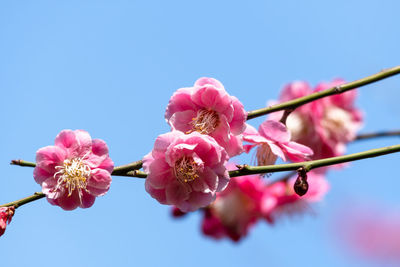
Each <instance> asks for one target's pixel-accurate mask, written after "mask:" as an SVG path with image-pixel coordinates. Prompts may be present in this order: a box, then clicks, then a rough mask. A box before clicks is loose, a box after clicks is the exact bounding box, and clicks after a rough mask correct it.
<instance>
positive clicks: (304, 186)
mask: <svg viewBox="0 0 400 267" xmlns="http://www.w3.org/2000/svg"><path fill="white" fill-rule="evenodd" d="M297 173H298V176H297V179H296V182H295V183H294V185H293V189H294V192H296V194H297V195H299V196H304V195H305V194H306V193H307V191H308V182H307V171H306V170H305V169H304V168H299V169H298V170H297Z"/></svg>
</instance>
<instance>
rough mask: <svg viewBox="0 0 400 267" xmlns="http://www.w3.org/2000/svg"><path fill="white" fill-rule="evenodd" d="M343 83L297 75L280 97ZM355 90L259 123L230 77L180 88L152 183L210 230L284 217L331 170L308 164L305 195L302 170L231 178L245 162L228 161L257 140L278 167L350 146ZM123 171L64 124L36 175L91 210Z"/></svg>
mask: <svg viewBox="0 0 400 267" xmlns="http://www.w3.org/2000/svg"><path fill="white" fill-rule="evenodd" d="M341 82H343V81H342V80H334V81H333V82H330V83H321V84H319V85H318V86H317V87H316V88H315V89H314V90H311V89H310V86H309V85H308V84H307V83H305V82H294V83H291V84H289V85H287V86H285V87H284V89H283V92H282V94H281V97H280V99H279V102H282V101H288V100H291V99H294V98H297V97H301V96H305V95H307V94H310V93H312V92H318V91H321V90H324V89H326V88H328V87H332V86H336V85H338V84H340V83H341ZM355 97H356V92H355V91H351V92H347V93H344V94H340V95H336V96H331V97H327V98H324V99H321V100H317V101H314V102H312V103H310V104H307V105H304V106H301V107H299V108H298V109H296V110H295V111H294V112H292V113H291V114H290V115H289V117H288V118H287V120H286V118H285V119H282V113H281V112H277V113H275V114H273V115H271V116H269V118H268V119H267V120H265V121H264V122H263V123H262V124H261V125H260V126H259V128H258V130H257V129H256V128H254V127H253V126H251V125H250V124H247V123H246V120H247V112H246V111H245V109H244V107H243V104H242V103H241V102H240V101H239V100H238V99H237V98H236V97H234V96H231V95H229V94H228V93H227V92H226V90H225V88H224V86H223V85H222V83H221V82H219V81H218V80H216V79H213V78H206V77H204V78H200V79H198V80H197V81H196V82H195V83H194V85H193V86H192V87H186V88H181V89H178V90H177V91H176V92H175V93H174V94H173V95H172V97H171V99H170V101H169V103H168V106H167V108H166V112H165V119H166V121H167V123H168V124H169V125H170V126H171V131H170V132H168V133H165V134H161V135H159V136H158V137H157V139H156V140H155V143H154V148H153V149H152V151H151V152H150V153H148V154H147V155H146V156H145V157H144V158H143V169H144V171H145V172H146V173H147V179H146V181H145V190H146V191H147V192H148V193H149V194H150V195H151V196H152V197H153V198H155V199H156V200H157V201H158V202H160V203H161V204H166V205H172V206H173V207H174V215H175V216H183V215H185V214H186V213H188V212H192V211H196V210H198V209H202V211H203V214H204V219H203V224H202V229H203V232H204V233H205V234H206V235H209V236H212V237H214V238H217V239H219V238H222V237H229V238H231V239H232V240H234V241H238V240H240V239H241V238H242V237H244V236H245V235H246V234H247V233H248V231H249V229H250V228H251V226H253V225H254V224H255V223H256V222H257V221H259V220H264V221H266V222H268V223H274V222H275V221H276V219H277V218H278V217H279V216H281V215H282V214H286V213H289V214H290V213H293V211H295V212H299V211H303V210H304V208H307V207H308V205H309V203H311V202H315V201H320V200H321V199H322V198H323V196H324V195H325V193H326V192H327V190H328V188H329V185H328V183H327V181H326V179H325V172H326V170H327V169H324V170H323V171H319V172H315V171H311V172H308V173H307V176H304V177H303V179H306V181H305V182H306V183H307V184H309V188H308V193H307V194H306V195H305V196H303V197H300V196H299V195H298V194H296V193H295V190H294V189H293V188H294V185H295V183H296V180H298V178H296V176H295V177H292V178H285V179H280V180H276V181H271V180H269V179H265V176H263V175H251V176H242V177H237V178H232V179H231V178H230V176H229V170H234V169H235V168H236V167H235V166H234V165H233V164H231V163H228V161H229V160H230V159H231V158H232V157H234V156H237V155H240V154H242V153H243V152H246V153H250V152H251V150H252V149H253V148H255V150H256V151H255V156H256V162H257V164H258V165H273V164H275V162H276V160H277V159H278V158H280V159H281V160H283V161H288V160H289V161H292V162H302V161H305V160H310V159H320V158H325V157H331V156H337V155H340V154H342V153H343V152H344V150H345V145H346V143H347V142H349V141H351V140H352V139H353V138H354V136H355V133H356V131H357V130H358V129H359V128H360V126H361V122H362V116H361V113H360V111H359V110H358V109H356V108H355V107H354V100H355ZM113 170H114V163H113V161H112V160H111V159H110V157H109V151H108V147H107V145H106V143H105V142H104V141H103V140H100V139H92V138H91V137H90V135H89V133H87V132H86V131H84V130H75V131H72V130H63V131H61V132H60V133H59V134H58V135H57V137H56V139H55V144H54V145H53V146H46V147H43V148H41V149H39V150H38V151H37V153H36V167H35V169H34V173H33V176H34V179H35V181H36V182H37V183H38V184H40V185H41V186H42V192H43V193H44V194H45V195H46V197H47V200H48V202H49V203H50V204H52V205H57V206H60V207H61V208H62V209H64V210H73V209H75V208H77V207H81V208H89V207H91V206H92V205H93V204H94V202H95V199H96V197H98V196H102V195H104V194H106V192H107V191H108V190H109V188H110V184H111V174H112V172H113ZM306 191H307V190H306ZM296 192H297V191H296ZM13 214H14V208H12V207H7V208H1V209H0V216H1V217H0V230H1V231H2V232H0V233H1V234H2V233H4V230H5V227H6V225H7V223H9V222H10V221H11V218H12V216H13ZM1 234H0V235H1Z"/></svg>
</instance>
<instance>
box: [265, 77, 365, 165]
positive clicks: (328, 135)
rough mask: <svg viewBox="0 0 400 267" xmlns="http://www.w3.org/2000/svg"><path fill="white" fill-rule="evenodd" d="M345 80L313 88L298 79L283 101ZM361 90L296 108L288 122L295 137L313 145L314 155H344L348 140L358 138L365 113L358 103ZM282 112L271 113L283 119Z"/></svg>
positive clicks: (283, 94)
mask: <svg viewBox="0 0 400 267" xmlns="http://www.w3.org/2000/svg"><path fill="white" fill-rule="evenodd" d="M342 83H344V81H343V80H341V79H336V80H333V81H332V82H328V83H320V84H318V85H317V86H316V88H315V89H314V90H313V89H312V88H311V87H310V85H309V84H308V83H306V82H302V81H296V82H293V83H290V84H288V85H286V86H285V87H284V88H283V91H282V93H281V96H280V102H284V101H289V100H292V99H295V98H299V97H303V96H306V95H309V94H311V93H314V92H319V91H322V90H325V89H328V88H331V87H334V86H337V85H340V84H342ZM356 97H357V91H356V90H351V91H348V92H345V93H342V94H338V95H333V96H329V97H325V98H322V99H319V100H316V101H313V102H311V103H308V104H306V105H303V106H300V107H299V108H297V109H295V111H294V112H292V113H291V114H290V115H289V117H288V118H287V121H286V126H287V127H288V129H289V130H290V132H291V133H292V140H293V141H295V142H298V143H301V144H303V145H306V146H308V147H310V148H311V149H312V150H313V151H314V155H313V157H312V158H313V159H321V158H328V157H334V156H340V155H342V154H343V153H344V152H345V148H346V144H347V143H348V142H350V141H351V140H353V139H354V137H355V135H356V132H357V131H358V130H359V129H360V127H361V125H362V113H361V111H360V110H359V109H357V108H355V107H354V102H355V99H356ZM281 116H282V112H277V113H273V114H271V116H270V118H271V119H274V120H279V119H280V118H281Z"/></svg>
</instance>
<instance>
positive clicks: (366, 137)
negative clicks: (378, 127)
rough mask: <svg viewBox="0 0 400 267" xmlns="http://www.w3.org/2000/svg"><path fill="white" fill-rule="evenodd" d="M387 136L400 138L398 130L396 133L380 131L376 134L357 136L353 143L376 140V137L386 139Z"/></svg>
mask: <svg viewBox="0 0 400 267" xmlns="http://www.w3.org/2000/svg"><path fill="white" fill-rule="evenodd" d="M388 136H397V137H400V130H397V131H382V132H376V133H365V134H359V135H357V136H356V138H355V139H354V141H357V140H366V139H372V138H377V137H388Z"/></svg>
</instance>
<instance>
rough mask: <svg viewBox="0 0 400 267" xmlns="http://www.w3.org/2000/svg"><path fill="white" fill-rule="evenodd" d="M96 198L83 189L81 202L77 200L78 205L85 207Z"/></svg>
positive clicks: (91, 204)
mask: <svg viewBox="0 0 400 267" xmlns="http://www.w3.org/2000/svg"><path fill="white" fill-rule="evenodd" d="M95 200H96V197H95V196H93V195H91V194H89V193H87V192H85V191H83V192H82V203H81V202H79V207H81V208H82V209H87V208H90V207H91V206H93V204H94V201H95Z"/></svg>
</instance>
